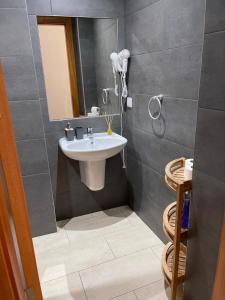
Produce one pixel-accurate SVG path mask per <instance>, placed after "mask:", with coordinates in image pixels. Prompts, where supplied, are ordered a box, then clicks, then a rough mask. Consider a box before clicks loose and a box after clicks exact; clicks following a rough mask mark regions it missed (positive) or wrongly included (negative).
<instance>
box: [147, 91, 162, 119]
mask: <svg viewBox="0 0 225 300" xmlns="http://www.w3.org/2000/svg"><path fill="white" fill-rule="evenodd" d="M153 101H156V102H157V103H158V105H159V111H158V113H157V114H156V113H154V114H152V112H151V107H150V106H151V104H152V102H153ZM162 101H163V95H158V96H153V97H151V98H150V99H149V102H148V113H149V116H150V117H151V118H152V119H153V120H158V119H159V117H160V116H161V111H162Z"/></svg>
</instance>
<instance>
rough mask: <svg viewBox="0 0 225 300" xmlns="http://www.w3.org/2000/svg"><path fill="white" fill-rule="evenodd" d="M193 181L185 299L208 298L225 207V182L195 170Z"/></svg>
mask: <svg viewBox="0 0 225 300" xmlns="http://www.w3.org/2000/svg"><path fill="white" fill-rule="evenodd" d="M209 151H210V150H209ZM214 157H215V155H214ZM193 183H194V185H193V197H194V198H193V201H192V204H191V214H190V215H191V220H190V222H191V226H190V233H189V236H190V240H189V242H188V263H187V278H188V280H187V282H186V284H185V298H184V299H193V300H198V299H207V300H210V299H212V298H211V297H212V289H213V284H214V279H215V271H216V265H217V255H218V248H219V242H220V231H221V227H222V221H223V216H224V209H225V199H224V195H225V184H224V183H222V182H221V181H218V180H216V179H215V178H213V177H209V176H207V175H206V174H204V173H201V172H198V171H196V170H195V172H194V180H193Z"/></svg>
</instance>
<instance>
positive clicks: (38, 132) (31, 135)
mask: <svg viewBox="0 0 225 300" xmlns="http://www.w3.org/2000/svg"><path fill="white" fill-rule="evenodd" d="M10 110H11V114H12V119H13V126H14V131H15V135H16V139H17V140H26V139H39V138H43V136H44V131H43V124H42V117H41V110H40V103H39V101H14V102H10Z"/></svg>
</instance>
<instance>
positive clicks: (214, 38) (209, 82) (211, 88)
mask: <svg viewBox="0 0 225 300" xmlns="http://www.w3.org/2000/svg"><path fill="white" fill-rule="evenodd" d="M224 52H225V32H224V31H222V32H217V33H212V34H207V35H206V37H205V43H204V51H203V62H202V63H203V65H202V77H201V89H200V107H203V108H211V109H219V110H225V84H224V77H225V71H224V70H225V55H224Z"/></svg>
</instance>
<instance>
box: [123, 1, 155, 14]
mask: <svg viewBox="0 0 225 300" xmlns="http://www.w3.org/2000/svg"><path fill="white" fill-rule="evenodd" d="M158 1H160V0H139V1H137V0H125V14H130V13H133V12H136V11H138V10H141V9H144V8H146V7H147V6H149V5H151V4H153V3H155V2H158Z"/></svg>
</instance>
